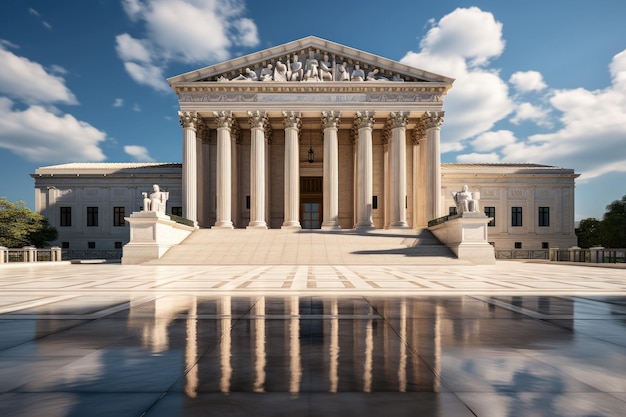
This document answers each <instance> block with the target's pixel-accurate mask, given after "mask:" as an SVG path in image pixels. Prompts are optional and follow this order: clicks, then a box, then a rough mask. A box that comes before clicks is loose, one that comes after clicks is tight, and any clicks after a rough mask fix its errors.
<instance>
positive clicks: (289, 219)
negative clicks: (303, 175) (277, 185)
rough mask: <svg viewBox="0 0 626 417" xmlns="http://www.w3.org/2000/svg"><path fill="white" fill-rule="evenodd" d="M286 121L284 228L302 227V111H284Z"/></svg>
mask: <svg viewBox="0 0 626 417" xmlns="http://www.w3.org/2000/svg"><path fill="white" fill-rule="evenodd" d="M283 118H284V122H285V214H284V222H283V225H282V228H294V229H300V228H301V226H300V157H299V149H298V132H299V130H300V126H301V123H302V120H301V115H300V112H295V111H289V112H286V111H284V112H283Z"/></svg>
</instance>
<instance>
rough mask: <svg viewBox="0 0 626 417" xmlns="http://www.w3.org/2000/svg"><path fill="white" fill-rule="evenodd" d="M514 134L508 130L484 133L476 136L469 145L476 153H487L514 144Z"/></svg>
mask: <svg viewBox="0 0 626 417" xmlns="http://www.w3.org/2000/svg"><path fill="white" fill-rule="evenodd" d="M515 142H516V139H515V134H514V133H513V132H511V131H510V130H498V131H496V132H485V133H482V134H481V135H479V136H477V137H476V139H474V140H473V141H472V142H471V144H472V147H473V148H474V150H476V151H478V152H489V151H493V150H495V149H498V148H502V147H504V146H507V145H510V144H512V143H515Z"/></svg>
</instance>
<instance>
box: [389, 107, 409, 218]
mask: <svg viewBox="0 0 626 417" xmlns="http://www.w3.org/2000/svg"><path fill="white" fill-rule="evenodd" d="M389 121H390V124H389V127H390V128H391V169H390V171H391V172H390V173H391V198H390V199H391V218H390V222H389V228H391V229H405V228H408V227H409V225H408V224H407V222H406V125H407V122H408V113H406V112H391V113H390V115H389Z"/></svg>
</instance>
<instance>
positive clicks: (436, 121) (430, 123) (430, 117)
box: [422, 111, 445, 129]
mask: <svg viewBox="0 0 626 417" xmlns="http://www.w3.org/2000/svg"><path fill="white" fill-rule="evenodd" d="M444 113H445V112H442V111H427V112H425V113H424V116H422V117H423V119H424V121H425V123H426V129H433V128H438V127H440V126H441V125H442V124H443V116H444Z"/></svg>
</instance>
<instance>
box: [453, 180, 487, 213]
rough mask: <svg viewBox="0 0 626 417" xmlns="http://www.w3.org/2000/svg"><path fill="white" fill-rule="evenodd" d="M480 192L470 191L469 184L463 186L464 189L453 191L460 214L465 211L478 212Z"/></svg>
mask: <svg viewBox="0 0 626 417" xmlns="http://www.w3.org/2000/svg"><path fill="white" fill-rule="evenodd" d="M479 195H480V194H479V193H478V192H474V193H471V192H469V191H468V187H467V185H464V186H463V191H458V192H456V191H453V192H452V197H453V198H454V202H455V203H456V210H457V213H458V214H463V213H478V210H479V208H478V200H479V198H480V197H479Z"/></svg>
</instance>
